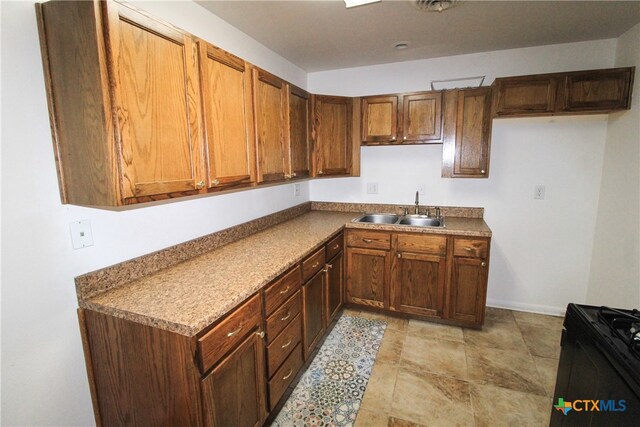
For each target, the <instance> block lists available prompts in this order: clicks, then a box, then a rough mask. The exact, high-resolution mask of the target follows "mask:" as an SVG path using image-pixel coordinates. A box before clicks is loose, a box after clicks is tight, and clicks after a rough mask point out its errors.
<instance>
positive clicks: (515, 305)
mask: <svg viewBox="0 0 640 427" xmlns="http://www.w3.org/2000/svg"><path fill="white" fill-rule="evenodd" d="M487 306H489V307H495V308H506V309H509V310H517V311H527V312H529V313H539V314H551V315H553V316H564V314H565V312H566V310H567V307H554V306H550V305H538V304H525V303H520V302H513V301H501V300H495V299H487Z"/></svg>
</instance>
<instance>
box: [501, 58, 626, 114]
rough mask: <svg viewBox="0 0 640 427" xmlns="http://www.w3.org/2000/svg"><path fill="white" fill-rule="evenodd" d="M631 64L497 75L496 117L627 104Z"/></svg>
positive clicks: (582, 111) (602, 110)
mask: <svg viewBox="0 0 640 427" xmlns="http://www.w3.org/2000/svg"><path fill="white" fill-rule="evenodd" d="M634 74H635V67H629V68H611V69H604V70H589V71H575V72H569V73H553V74H536V75H531V76H517V77H504V78H498V79H496V80H495V82H494V89H495V90H494V95H493V109H494V115H495V116H496V117H509V116H511V117H524V116H545V115H553V114H594V113H608V112H611V111H616V110H625V109H629V108H630V107H631V91H632V88H633V77H634Z"/></svg>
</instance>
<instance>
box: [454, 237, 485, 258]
mask: <svg viewBox="0 0 640 427" xmlns="http://www.w3.org/2000/svg"><path fill="white" fill-rule="evenodd" d="M488 254H489V242H487V241H486V240H476V239H456V240H455V241H454V243H453V255H454V256H463V257H471V258H486V257H487V256H488Z"/></svg>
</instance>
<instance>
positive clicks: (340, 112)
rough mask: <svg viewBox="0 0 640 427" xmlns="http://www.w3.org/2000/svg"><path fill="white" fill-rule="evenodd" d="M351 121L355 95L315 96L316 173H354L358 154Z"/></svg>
mask: <svg viewBox="0 0 640 427" xmlns="http://www.w3.org/2000/svg"><path fill="white" fill-rule="evenodd" d="M352 124H353V98H347V97H342V96H325V95H314V96H313V138H314V147H313V170H314V176H331V175H349V174H350V173H351V170H352V167H353V165H354V156H356V153H355V151H356V150H355V149H354V145H353V140H352V138H353V134H352ZM358 151H359V147H358Z"/></svg>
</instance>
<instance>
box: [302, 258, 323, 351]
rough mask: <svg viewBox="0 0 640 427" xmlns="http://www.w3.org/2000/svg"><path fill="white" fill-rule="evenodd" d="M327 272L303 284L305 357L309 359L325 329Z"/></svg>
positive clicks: (317, 274)
mask: <svg viewBox="0 0 640 427" xmlns="http://www.w3.org/2000/svg"><path fill="white" fill-rule="evenodd" d="M324 287H325V272H324V271H319V272H318V273H316V275H315V276H313V277H312V278H311V279H310V280H309V281H308V282H307V283H305V284H304V285H303V286H302V313H303V322H302V323H303V334H302V335H303V339H302V341H303V344H304V359H305V360H307V358H308V357H309V355H310V354H311V352H312V351H313V349H314V348H315V346H316V344H318V341H320V338H322V335H323V334H324V331H325V325H326V324H325V317H324Z"/></svg>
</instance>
